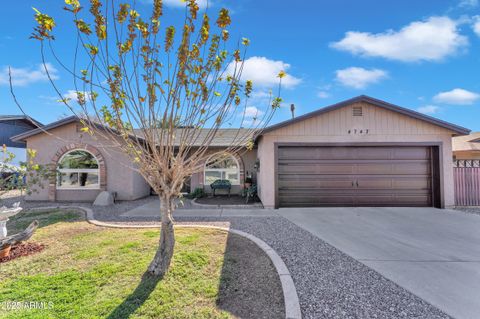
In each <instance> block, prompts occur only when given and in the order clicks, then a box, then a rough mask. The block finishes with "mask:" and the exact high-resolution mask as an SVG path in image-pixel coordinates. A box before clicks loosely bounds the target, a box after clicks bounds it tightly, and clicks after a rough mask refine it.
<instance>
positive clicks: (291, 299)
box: [28, 206, 302, 319]
mask: <svg viewBox="0 0 480 319" xmlns="http://www.w3.org/2000/svg"><path fill="white" fill-rule="evenodd" d="M65 208H69V209H72V208H73V209H78V210H81V211H83V212H84V213H85V217H86V219H87V221H88V222H89V223H90V224H93V225H96V226H101V227H109V228H159V227H160V224H151V225H131V224H126V225H121V224H113V223H107V222H102V221H99V220H96V219H95V217H94V214H93V211H92V210H91V209H90V208H87V207H80V206H56V207H36V208H30V209H28V210H32V211H42V210H50V209H65ZM175 227H177V228H182V227H183V228H209V229H218V230H222V231H225V232H229V233H232V234H236V235H239V236H242V237H244V238H247V239H249V240H251V241H252V242H254V243H255V244H256V245H257V246H258V247H260V249H261V250H263V251H264V252H265V253H266V254H267V256H268V257H269V258H270V260H271V261H272V264H273V266H274V267H275V269H276V271H277V274H278V277H279V278H280V282H281V284H282V290H283V299H284V302H285V318H286V319H301V318H302V312H301V310H300V302H299V300H298V294H297V289H296V288H295V284H294V282H293V279H292V276H291V274H290V271H289V270H288V268H287V266H286V265H285V263H284V262H283V260H282V258H281V257H280V256H279V255H278V253H277V252H276V251H275V250H274V249H273V248H272V247H270V246H269V245H268V244H267V243H266V242H264V241H263V240H261V239H260V238H258V237H256V236H254V235H252V234H249V233H246V232H244V231H241V230H237V229H233V228H226V227H219V226H209V225H195V224H189V225H175Z"/></svg>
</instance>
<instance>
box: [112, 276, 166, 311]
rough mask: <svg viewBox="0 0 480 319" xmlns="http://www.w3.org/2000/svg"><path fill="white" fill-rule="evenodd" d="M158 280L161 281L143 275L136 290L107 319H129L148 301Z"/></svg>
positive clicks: (156, 277) (160, 278)
mask: <svg viewBox="0 0 480 319" xmlns="http://www.w3.org/2000/svg"><path fill="white" fill-rule="evenodd" d="M160 280H162V277H159V276H152V275H150V274H148V273H144V274H143V276H142V280H141V281H140V284H139V285H138V286H137V288H135V290H134V291H133V292H132V293H131V294H130V295H129V296H128V297H127V298H126V299H125V300H124V301H123V302H122V303H121V304H120V305H118V306H117V307H116V308H115V309H114V310H113V311H112V312H111V313H110V314H109V315H108V317H107V319H119V318H128V317H130V315H132V314H134V313H135V311H137V309H138V308H140V307H141V306H142V305H143V303H144V302H145V301H146V300H147V299H148V297H149V296H150V294H151V293H152V291H154V290H155V288H156V287H157V284H158V283H159V282H160Z"/></svg>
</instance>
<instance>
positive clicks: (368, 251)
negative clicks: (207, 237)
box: [278, 208, 480, 318]
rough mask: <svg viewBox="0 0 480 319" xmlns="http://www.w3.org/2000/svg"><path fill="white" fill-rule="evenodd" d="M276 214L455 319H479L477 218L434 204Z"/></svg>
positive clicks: (479, 221)
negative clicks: (421, 206) (411, 206)
mask: <svg viewBox="0 0 480 319" xmlns="http://www.w3.org/2000/svg"><path fill="white" fill-rule="evenodd" d="M278 213H279V214H280V215H282V216H283V217H285V218H287V219H288V220H290V221H292V222H293V223H295V224H297V225H298V226H300V227H302V228H304V229H306V230H308V231H309V232H311V233H312V234H313V235H315V236H318V237H319V238H320V239H322V240H324V241H326V242H328V243H329V244H331V245H333V246H335V247H336V248H337V249H339V250H341V251H343V252H344V253H346V254H348V255H350V256H351V257H353V258H355V259H357V260H358V261H360V262H362V263H364V264H365V265H367V266H369V267H370V268H372V269H374V270H376V271H377V272H379V273H380V274H382V275H383V276H385V277H386V278H388V279H390V280H392V281H394V282H395V283H397V284H398V285H400V286H402V287H403V288H405V289H407V290H409V291H410V292H412V293H414V294H416V295H417V296H419V297H420V298H422V299H424V300H425V301H427V302H429V303H430V304H432V305H434V306H436V307H437V308H439V309H441V310H443V311H444V312H445V313H447V314H449V315H451V316H453V317H456V318H480V216H478V215H473V214H466V213H462V212H458V211H453V210H439V209H434V208H302V209H296V208H295V209H294V208H291V209H280V210H278Z"/></svg>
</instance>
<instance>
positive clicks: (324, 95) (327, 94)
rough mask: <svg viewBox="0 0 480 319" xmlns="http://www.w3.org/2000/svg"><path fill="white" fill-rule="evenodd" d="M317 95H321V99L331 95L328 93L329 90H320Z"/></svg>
mask: <svg viewBox="0 0 480 319" xmlns="http://www.w3.org/2000/svg"><path fill="white" fill-rule="evenodd" d="M317 97H319V98H321V99H326V98H329V97H330V93H328V92H327V91H319V92H318V93H317Z"/></svg>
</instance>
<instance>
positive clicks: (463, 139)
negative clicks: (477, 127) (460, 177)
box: [452, 132, 480, 160]
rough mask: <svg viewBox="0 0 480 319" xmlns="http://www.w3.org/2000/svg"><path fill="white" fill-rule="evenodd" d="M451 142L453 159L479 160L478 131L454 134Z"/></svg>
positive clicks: (479, 136) (479, 135) (479, 140)
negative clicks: (459, 134) (460, 134)
mask: <svg viewBox="0 0 480 319" xmlns="http://www.w3.org/2000/svg"><path fill="white" fill-rule="evenodd" d="M452 143H453V158H454V159H455V160H471V159H477V160H480V132H476V133H472V134H470V135H464V136H455V137H454V138H453V140H452Z"/></svg>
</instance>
